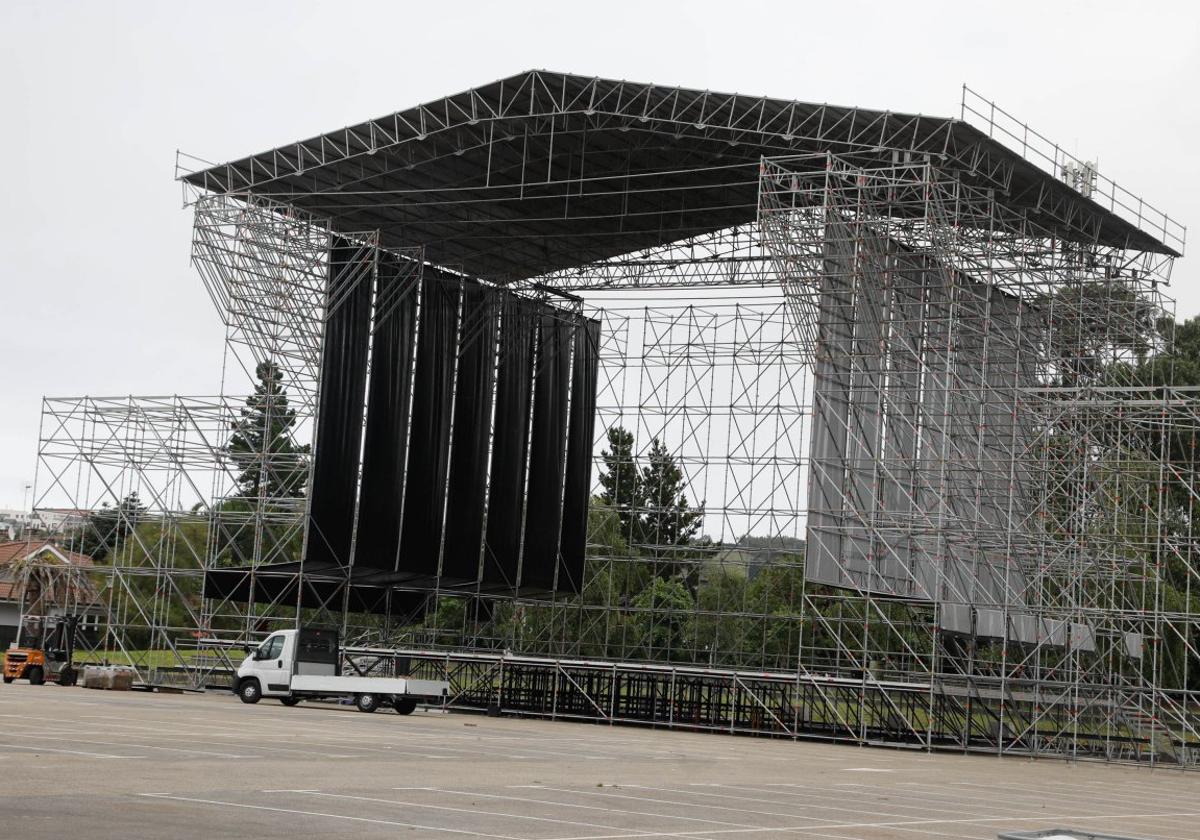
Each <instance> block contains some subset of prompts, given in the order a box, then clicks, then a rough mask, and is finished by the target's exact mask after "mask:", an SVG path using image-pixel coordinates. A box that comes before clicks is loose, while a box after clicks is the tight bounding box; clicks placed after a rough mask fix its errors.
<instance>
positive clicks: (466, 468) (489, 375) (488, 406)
mask: <svg viewBox="0 0 1200 840" xmlns="http://www.w3.org/2000/svg"><path fill="white" fill-rule="evenodd" d="M498 294H499V293H497V292H495V291H493V290H491V289H487V288H484V287H483V286H481V285H479V284H478V283H474V282H472V283H467V284H466V285H465V286H464V287H463V315H462V329H461V331H460V333H461V337H460V339H459V345H458V377H457V382H456V385H455V397H454V439H453V441H452V442H451V444H450V487H449V490H448V491H447V493H446V498H447V500H448V504H449V512H448V514H447V517H448V520H449V522H448V525H449V527H447V529H446V540H445V549H444V551H443V556H442V584H443V585H451V586H453V585H455V584H458V583H474V582H475V581H477V580H478V579H479V551H480V549H481V548H482V547H483V514H484V508H485V505H486V503H487V466H488V437H489V435H490V434H491V425H492V423H491V421H492V385H493V382H494V379H495V375H494V369H495V361H496V346H495V345H496V321H497V315H498V313H497V308H496V299H497V297H498Z"/></svg>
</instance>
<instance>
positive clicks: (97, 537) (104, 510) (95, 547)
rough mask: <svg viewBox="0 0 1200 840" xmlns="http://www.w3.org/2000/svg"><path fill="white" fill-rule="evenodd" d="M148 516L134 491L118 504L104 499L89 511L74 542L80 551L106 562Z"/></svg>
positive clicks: (96, 560) (75, 535) (95, 559)
mask: <svg viewBox="0 0 1200 840" xmlns="http://www.w3.org/2000/svg"><path fill="white" fill-rule="evenodd" d="M145 517H146V506H145V505H143V504H142V500H141V499H140V498H139V497H138V494H137V491H136V490H135V491H133V492H132V493H129V494H128V495H126V496H125V498H123V499H121V501H120V502H118V503H117V504H116V505H109V504H108V502H104V503H103V504H101V505H100V507H99V508H97V509H96V510H94V511H92V512H91V513H89V514H88V516H87V520H86V521H85V522H84V523H83V524H82V525H81V526H80V527H79V528H78V530H77V531H76V533H75V534H74V535H72V538H71V543H72V545H73V547H74V548H75V550H77V551H78V552H79V553H80V554H86V555H87V556H88V557H91V558H92V560H93V561H94V562H96V563H103V562H105V560H106V559H108V558H109V557H110V556H111V555H112V554H114V553H115V552H116V551H117V550H118V549H119V548H120V547H121V544H122V543H123V542H124V541H125V538H126V537H128V536H129V534H130V533H132V532H133V530H134V529H135V528H137V526H138V523H139V522H141V521H142V520H143V519H144V518H145Z"/></svg>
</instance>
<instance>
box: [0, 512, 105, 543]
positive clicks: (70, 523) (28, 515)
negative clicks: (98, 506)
mask: <svg viewBox="0 0 1200 840" xmlns="http://www.w3.org/2000/svg"><path fill="white" fill-rule="evenodd" d="M89 515H90V511H86V510H75V509H74V508H39V509H38V510H34V511H27V510H15V509H12V508H7V509H6V508H0V539H8V540H23V539H33V538H36V537H37V536H57V535H59V534H63V533H66V532H67V531H70V530H72V529H74V528H76V527H77V526H79V525H82V524H83V523H84V522H86V521H87V518H88V516H89Z"/></svg>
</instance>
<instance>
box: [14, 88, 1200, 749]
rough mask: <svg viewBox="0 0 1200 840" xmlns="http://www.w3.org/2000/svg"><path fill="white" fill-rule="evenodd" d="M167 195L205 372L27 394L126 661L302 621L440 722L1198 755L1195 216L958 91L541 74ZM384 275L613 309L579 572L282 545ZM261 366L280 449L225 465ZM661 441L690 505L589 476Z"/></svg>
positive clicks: (293, 534)
mask: <svg viewBox="0 0 1200 840" xmlns="http://www.w3.org/2000/svg"><path fill="white" fill-rule="evenodd" d="M181 179H182V180H183V181H184V183H185V188H186V190H187V193H186V194H187V198H188V203H189V204H190V206H191V207H192V208H193V212H194V213H195V235H194V239H193V247H192V256H193V261H194V263H195V265H196V266H197V269H198V270H199V272H200V274H201V276H202V278H203V280H204V282H205V285H206V287H207V289H208V290H209V292H210V295H211V296H212V298H213V301H214V303H215V305H216V307H217V309H218V311H219V312H220V314H221V317H222V318H223V319H224V323H225V325H226V327H227V342H226V347H227V353H226V377H225V393H223V394H222V395H221V396H219V397H214V398H207V399H206V398H190V397H187V398H185V397H171V398H163V399H155V398H129V399H111V400H102V399H92V398H80V399H75V400H58V399H54V400H47V401H46V403H45V408H44V418H43V430H42V435H41V442H40V450H39V455H40V470H39V477H38V488H37V494H38V500H39V502H38V503H39V504H40V505H49V504H53V503H63V504H65V505H66V506H70V507H73V508H79V509H85V510H94V509H97V508H98V507H99V506H100V504H101V503H102V502H107V503H108V504H109V505H110V507H112V508H113V510H115V511H117V515H118V517H119V518H120V519H121V520H122V522H123V531H122V533H124V534H126V536H125V538H124V539H123V540H122V541H121V545H120V547H119V548H118V549H117V550H115V551H114V552H113V555H112V557H111V558H110V560H109V562H108V563H106V564H102V565H101V566H99V567H98V569H99V572H98V573H97V574H98V575H99V576H100V577H101V578H103V582H104V583H105V588H104V593H105V597H106V598H107V602H108V613H109V615H108V626H107V634H106V635H105V637H104V640H103V646H104V648H105V650H107V651H109V652H110V654H111V655H114V656H116V655H118V654H119V655H122V656H124V657H127V658H128V659H129V660H130V661H131V662H132V663H133V664H134V665H135V666H138V667H139V668H140V669H141V670H142V672H143V678H144V679H146V680H147V681H165V680H169V679H177V680H180V681H183V682H185V683H186V684H189V685H201V684H206V683H212V682H214V681H219V680H220V679H221V675H222V674H223V673H224V672H225V671H226V670H227V668H228V665H229V661H228V658H227V656H228V653H227V651H228V646H229V645H231V644H234V643H238V642H241V641H243V640H246V639H254V638H258V637H260V636H261V634H262V633H264V632H267V631H269V630H273V629H277V628H279V627H282V626H290V625H292V624H294V623H296V622H298V621H299V622H307V623H323V624H333V625H336V626H338V627H340V628H341V629H342V630H343V632H344V633H345V635H346V637H347V638H349V639H350V640H351V642H352V647H351V648H350V649H349V650H348V652H347V655H348V656H349V657H350V658H351V659H352V660H353V661H354V662H355V663H356V666H357V667H359V668H360V669H363V670H368V671H369V670H371V669H383V670H388V669H396V668H399V667H402V665H401V662H402V661H406V662H407V664H408V665H409V667H411V668H412V669H414V670H415V671H417V672H419V673H422V674H424V675H435V674H436V675H439V676H441V677H443V678H448V679H449V680H450V681H451V683H452V685H453V686H454V697H453V698H452V700H451V702H452V704H456V705H459V706H462V707H467V708H489V707H492V706H496V705H499V706H500V707H501V708H504V709H508V710H512V711H516V712H521V713H526V714H544V715H549V716H554V717H566V718H585V719H597V720H607V721H614V722H616V721H620V722H640V723H654V724H663V725H672V726H681V727H689V728H695V729H711V730H717V731H728V732H744V733H758V734H768V735H773V736H781V737H792V738H805V737H816V738H831V739H839V740H847V741H852V742H857V743H894V744H913V745H921V746H923V747H925V748H929V749H934V748H943V749H961V750H980V751H986V752H999V753H1019V754H1030V755H1052V756H1060V757H1072V758H1084V757H1093V758H1100V759H1105V760H1129V761H1151V762H1170V763H1173V764H1178V765H1180V766H1195V765H1196V763H1197V753H1196V748H1197V745H1198V744H1200V731H1198V725H1200V724H1198V721H1200V717H1198V715H1200V708H1198V706H1197V702H1198V700H1200V694H1198V693H1197V691H1200V670H1198V669H1200V649H1198V646H1200V609H1197V608H1196V607H1195V606H1194V601H1193V594H1192V593H1193V591H1194V589H1195V588H1196V585H1197V584H1200V578H1198V577H1197V574H1198V572H1200V562H1198V560H1200V555H1198V553H1197V536H1196V535H1195V534H1193V526H1192V522H1193V521H1194V518H1195V517H1194V512H1195V500H1196V491H1195V483H1196V482H1195V477H1196V468H1197V456H1196V439H1197V434H1198V432H1200V391H1197V390H1196V389H1192V388H1188V387H1182V386H1176V385H1175V384H1174V380H1173V374H1172V370H1171V366H1170V364H1169V361H1168V360H1169V359H1170V358H1171V357H1170V352H1171V348H1172V347H1173V342H1174V335H1173V333H1172V327H1173V324H1174V320H1173V306H1172V303H1171V301H1170V300H1169V299H1168V298H1167V297H1166V295H1165V287H1166V286H1167V283H1168V281H1169V279H1170V271H1171V266H1172V262H1173V259H1174V258H1175V257H1176V256H1178V255H1180V254H1181V253H1182V250H1183V237H1184V231H1183V229H1182V227H1180V226H1179V225H1178V224H1177V223H1175V222H1173V221H1172V220H1170V219H1169V218H1168V217H1166V216H1165V215H1163V214H1160V213H1158V212H1157V211H1154V210H1153V209H1152V208H1150V207H1149V206H1148V205H1146V204H1145V203H1144V202H1141V200H1140V199H1136V198H1135V197H1132V196H1130V195H1129V194H1128V193H1126V192H1124V191H1123V190H1121V189H1120V188H1119V187H1117V186H1116V185H1115V184H1113V183H1112V182H1111V181H1108V180H1107V179H1105V178H1103V177H1101V176H1100V175H1099V174H1098V173H1096V171H1095V168H1094V167H1093V166H1091V165H1090V164H1083V163H1081V162H1079V161H1075V160H1074V159H1072V158H1069V157H1068V156H1066V155H1065V154H1063V153H1062V152H1061V150H1059V149H1058V148H1057V147H1055V146H1053V144H1050V143H1048V142H1047V141H1045V140H1044V139H1043V138H1041V137H1040V136H1039V135H1037V134H1036V133H1034V132H1032V131H1031V130H1030V129H1028V127H1026V126H1022V125H1020V124H1018V123H1016V122H1015V121H1013V120H1012V119H1011V118H1010V117H1009V116H1008V115H1007V114H1005V113H1004V112H1003V111H1000V110H999V109H997V108H995V106H994V105H992V104H991V103H987V102H984V101H983V100H981V99H980V98H979V97H977V96H976V95H975V94H974V93H973V92H971V91H968V90H964V97H963V107H962V119H961V120H934V119H932V118H927V117H915V116H906V115H900V114H891V113H884V112H868V111H863V110H861V109H838V108H833V107H831V106H816V105H805V104H803V103H785V102H781V101H778V100H769V99H751V98H749V97H740V98H739V97H734V96H726V95H721V94H712V93H708V92H697V91H687V90H682V89H661V88H655V87H654V86H644V85H634V84H632V83H619V82H609V81H606V80H598V79H581V78H579V77H570V76H564V75H561V74H548V73H542V72H536V73H531V74H523V75H522V76H520V77H514V78H513V79H509V80H504V81H503V82H498V83H496V85H492V86H488V87H485V88H480V89H477V90H474V91H470V92H468V93H465V94H460V95H457V96H455V97H448V98H447V99H446V100H444V101H442V102H439V103H433V104H431V105H426V106H421V107H420V108H417V109H411V110H409V111H406V112H399V113H397V114H395V115H392V116H391V117H389V118H386V119H382V120H375V121H371V122H369V123H364V124H362V125H360V126H355V127H352V128H349V129H346V130H345V131H344V132H337V133H334V134H331V135H325V136H322V137H321V138H316V139H314V140H311V141H305V142H304V143H300V144H295V145H293V146H285V147H280V148H279V149H276V150H273V151H272V152H269V153H266V154H263V155H258V156H255V157H253V158H248V159H245V160H243V161H239V162H237V163H231V164H228V165H225V166H221V167H207V166H206V167H203V168H199V169H197V170H195V171H193V170H192V169H191V168H189V167H187V166H186V162H185V165H184V168H183V169H181ZM335 237H337V238H340V240H342V241H347V242H351V243H353V245H354V247H355V248H357V249H359V250H360V251H361V253H362V254H363V255H364V257H363V259H362V260H360V261H358V262H356V263H355V264H356V265H357V266H358V268H356V269H354V273H351V274H345V276H331V275H336V274H337V271H336V270H335V269H334V268H332V267H331V259H330V253H331V250H332V248H333V242H334V239H335ZM389 260H390V261H393V262H395V261H401V262H402V263H403V264H404V265H406V266H410V267H411V277H409V280H411V281H412V282H414V283H416V282H418V281H419V279H420V277H421V274H422V271H426V272H428V271H433V270H436V271H437V272H440V273H441V275H440V276H445V277H461V278H464V279H466V278H469V279H470V280H471V282H480V283H483V284H485V285H487V286H490V287H496V288H500V287H503V288H505V289H509V290H513V291H514V293H516V294H521V295H527V296H530V297H537V296H539V295H540V296H547V295H549V296H555V297H556V298H558V299H568V297H564V296H569V299H570V300H571V301H572V303H571V306H573V307H575V308H576V309H578V311H580V312H582V313H584V314H585V315H587V316H588V317H593V318H597V319H599V321H600V348H599V375H598V383H597V407H596V416H595V420H596V423H595V447H594V469H593V474H592V478H593V484H594V485H595V487H594V491H593V495H592V497H591V507H590V511H589V519H588V539H587V545H588V548H587V555H586V562H585V566H584V576H583V580H582V582H581V584H580V586H579V587H578V593H573V592H571V593H568V592H562V591H557V592H546V593H535V594H529V595H524V594H518V596H517V597H514V596H513V594H512V593H506V592H500V591H495V590H494V589H493V590H489V589H488V588H487V587H485V586H475V587H474V588H470V587H468V588H463V587H461V586H449V585H444V584H443V583H441V582H437V583H435V584H433V585H432V586H429V585H422V586H416V585H404V584H396V585H394V586H392V584H388V586H392V588H391V589H388V591H387V594H386V603H387V607H386V608H385V609H375V608H371V609H368V608H366V607H365V606H364V603H365V602H364V601H363V600H362V599H361V598H359V597H358V596H357V595H356V594H355V592H356V590H355V586H356V584H355V580H356V578H355V574H356V573H355V567H354V562H353V559H351V560H350V561H349V562H347V563H345V564H344V565H343V567H341V568H339V569H337V570H335V571H334V572H330V571H329V570H328V569H322V570H321V571H320V574H319V575H318V574H316V573H315V571H314V570H312V569H307V570H306V568H305V565H304V564H305V558H306V551H305V539H306V535H308V536H309V537H311V534H310V533H309V531H310V528H309V526H308V523H309V517H308V509H307V505H308V496H307V494H306V493H305V492H303V488H304V487H306V486H308V484H309V482H311V470H312V453H311V451H310V450H309V449H308V448H307V447H306V446H305V444H307V443H310V442H311V441H312V440H313V438H314V434H315V432H314V429H315V425H316V413H317V408H318V405H319V404H320V400H319V394H320V388H321V381H320V380H321V359H322V348H323V340H324V336H325V328H326V324H327V318H328V316H329V313H331V312H332V311H334V310H335V309H336V307H337V306H338V305H339V300H341V299H342V297H343V296H344V295H346V294H349V293H350V292H349V290H352V289H353V288H354V287H355V286H357V285H358V284H369V285H372V287H374V284H376V283H378V282H379V265H380V264H381V261H389ZM363 266H366V267H365V268H363ZM263 365H268V366H272V369H274V370H277V372H278V383H279V390H278V391H268V392H266V393H262V392H260V393H258V394H257V395H256V397H257V400H258V402H257V403H254V405H257V406H258V407H260V408H261V409H262V410H263V411H265V413H266V414H267V415H268V416H270V415H271V414H272V412H278V413H280V415H281V416H282V415H285V416H286V417H287V418H288V422H287V424H285V425H286V427H287V436H288V445H281V442H280V440H279V439H278V437H279V436H278V435H276V436H274V437H273V436H272V435H265V436H264V435H259V436H258V437H256V438H254V439H255V440H256V441H257V445H258V446H259V447H260V450H259V451H258V452H256V453H251V454H252V456H253V457H250V458H249V459H248V457H247V453H246V452H244V451H242V452H240V453H239V454H237V455H236V456H235V454H234V452H233V450H231V445H230V442H231V440H232V439H233V438H234V437H235V436H237V435H239V434H242V435H243V437H247V436H250V437H252V435H249V433H250V432H252V431H253V429H251V428H249V427H248V425H247V424H250V423H252V422H257V421H254V420H253V417H255V416H260V415H261V412H260V414H259V415H255V414H248V413H247V406H248V405H251V403H248V402H247V400H248V399H251V400H253V399H255V398H256V397H255V395H251V394H250V393H249V385H251V384H253V383H254V382H255V380H256V379H257V380H258V381H259V382H261V381H262V376H261V373H262V366H263ZM271 428H274V427H273V426H272V427H271ZM615 429H622V430H625V431H627V432H628V433H630V435H631V439H632V440H631V444H630V446H629V447H628V448H627V449H621V450H620V451H618V449H617V448H616V447H615V446H614V443H613V440H612V439H611V438H610V437H609V432H610V430H615ZM397 433H398V434H405V433H406V430H397ZM292 443H294V444H295V445H292ZM664 453H665V458H666V460H664ZM363 457H364V458H366V457H369V454H368V455H364V456H363ZM664 464H668V465H670V466H674V467H677V468H678V470H679V471H680V473H681V477H682V479H683V480H684V482H685V483H686V494H687V500H688V505H689V507H688V508H687V509H686V511H685V509H683V508H682V507H681V506H680V505H679V504H678V500H677V499H671V500H670V501H669V502H664V501H663V500H660V499H659V500H656V499H654V498H640V499H638V500H636V501H635V502H634V503H633V504H631V505H629V504H621V503H619V502H618V503H614V502H612V501H611V500H608V501H606V497H605V495H604V493H603V492H602V491H603V488H602V487H600V486H599V484H597V479H598V477H599V476H601V475H602V474H605V475H610V476H611V475H613V474H614V471H615V472H622V471H624V472H626V473H627V474H629V475H634V474H643V473H645V471H647V470H650V471H653V470H654V469H663V468H665V467H664ZM247 470H251V471H254V470H257V471H258V476H259V477H258V480H254V481H251V480H248V479H247V477H246V476H247ZM293 476H301V477H302V478H300V479H296V480H293V478H292V477H293ZM247 487H252V488H253V489H254V492H252V493H248V492H247V490H246V488H247ZM281 488H282V489H281ZM297 488H299V492H295V491H296V490H297ZM134 491H136V492H137V493H138V498H139V499H140V501H141V504H142V507H141V508H136V509H133V508H128V507H127V506H124V507H122V506H120V503H121V501H122V500H123V499H126V498H127V497H128V494H129V493H131V492H134ZM437 492H441V491H437ZM359 503H361V500H359ZM688 511H690V513H688ZM451 517H453V511H451V512H450V513H449V514H448V515H447V520H446V521H447V523H448V524H447V527H450V524H451V523H452V519H451ZM691 522H695V523H697V524H696V529H697V532H696V533H695V534H694V535H692V536H690V538H684V537H681V536H680V534H681V532H682V531H686V527H685V526H688V525H689V523H691ZM536 527H537V511H532V510H529V511H526V512H525V516H524V519H523V528H525V529H526V531H528V529H535V528H536ZM235 567H236V568H238V569H246V570H247V571H246V572H245V574H246V576H247V581H246V584H245V586H244V587H243V588H241V589H239V590H238V593H240V594H235V595H230V594H228V593H226V594H224V595H222V596H220V597H213V596H212V593H211V592H209V593H207V594H208V595H209V597H207V598H205V597H203V595H204V594H205V593H204V592H202V581H203V580H204V577H205V573H206V571H212V570H217V569H227V568H235ZM439 581H440V579H439ZM163 651H169V652H170V655H169V656H166V657H164V655H163V653H162V652H163Z"/></svg>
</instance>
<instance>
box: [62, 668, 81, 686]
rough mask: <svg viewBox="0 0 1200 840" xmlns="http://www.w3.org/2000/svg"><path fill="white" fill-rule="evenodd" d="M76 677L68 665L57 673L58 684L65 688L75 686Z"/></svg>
mask: <svg viewBox="0 0 1200 840" xmlns="http://www.w3.org/2000/svg"><path fill="white" fill-rule="evenodd" d="M77 676H78V675H77V674H76V673H75V669H74V668H72V667H71V666H70V665H67V666H66V667H65V668H63V669H62V670H61V671H59V672H58V684H59V685H66V686H72V685H75V679H76V677H77Z"/></svg>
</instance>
